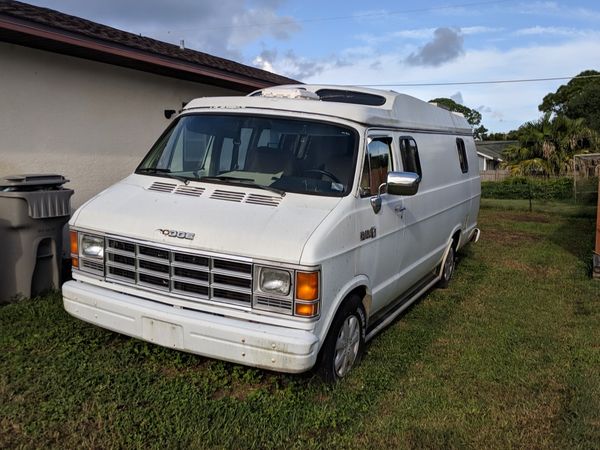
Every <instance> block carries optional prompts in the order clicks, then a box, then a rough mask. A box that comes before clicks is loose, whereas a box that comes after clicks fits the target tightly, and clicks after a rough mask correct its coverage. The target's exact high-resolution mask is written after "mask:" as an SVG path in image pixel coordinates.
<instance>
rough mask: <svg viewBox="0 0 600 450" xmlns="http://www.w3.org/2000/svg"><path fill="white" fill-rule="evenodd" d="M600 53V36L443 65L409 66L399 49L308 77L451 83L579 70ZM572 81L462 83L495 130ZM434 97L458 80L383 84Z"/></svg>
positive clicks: (474, 53)
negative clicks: (413, 85)
mask: <svg viewBox="0 0 600 450" xmlns="http://www.w3.org/2000/svg"><path fill="white" fill-rule="evenodd" d="M598 54H600V40H598V39H593V38H590V39H584V38H577V39H573V40H571V41H569V42H563V43H562V44H560V45H555V46H552V45H545V46H541V45H537V46H526V47H520V48H513V49H509V50H501V49H486V50H471V51H467V52H466V53H465V54H464V55H463V56H462V57H461V58H460V59H458V60H453V61H450V62H447V63H445V64H444V65H443V66H441V67H423V66H408V65H406V64H403V63H402V62H401V60H400V59H401V58H400V57H399V55H398V54H396V53H387V54H383V55H378V56H377V57H373V58H362V59H359V60H356V61H354V62H353V64H352V65H350V66H347V67H334V66H333V65H327V66H324V67H323V68H322V71H321V72H320V73H319V74H318V75H315V76H312V77H308V78H306V79H304V80H303V81H305V82H314V83H333V84H348V85H361V84H362V85H367V84H370V85H374V84H382V83H392V84H395V83H404V84H406V83H447V82H452V81H457V82H460V81H479V80H499V79H530V78H546V77H551V76H573V75H576V74H578V73H579V72H581V71H583V70H586V69H590V68H593V67H591V65H592V63H591V62H590V60H589V55H598ZM564 83H566V81H562V82H561V81H546V82H537V83H510V84H485V85H461V86H460V92H461V95H462V97H463V100H464V104H465V105H466V106H469V107H471V108H474V107H477V106H479V105H486V108H489V111H488V110H487V109H484V110H482V115H483V120H482V123H483V124H484V125H485V126H486V127H487V128H489V129H490V130H491V131H507V130H510V129H514V128H517V127H519V126H520V125H521V124H523V123H524V122H526V121H529V120H534V119H536V118H537V117H539V111H538V109H537V106H538V105H539V104H540V103H541V101H542V99H543V97H544V96H545V95H546V94H547V93H549V92H554V91H555V90H556V89H557V88H558V86H559V85H561V84H564ZM381 88H382V89H394V90H396V91H399V92H404V93H407V94H409V95H414V96H415V97H418V98H421V99H423V100H430V99H432V98H436V97H450V96H452V95H453V94H454V93H456V88H457V86H418V87H400V86H393V85H388V86H382V87H381Z"/></svg>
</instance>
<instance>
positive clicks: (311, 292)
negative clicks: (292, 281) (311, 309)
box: [296, 272, 319, 306]
mask: <svg viewBox="0 0 600 450" xmlns="http://www.w3.org/2000/svg"><path fill="white" fill-rule="evenodd" d="M296 298H297V299H298V300H317V299H318V298H319V272H296ZM303 306H306V305H303Z"/></svg>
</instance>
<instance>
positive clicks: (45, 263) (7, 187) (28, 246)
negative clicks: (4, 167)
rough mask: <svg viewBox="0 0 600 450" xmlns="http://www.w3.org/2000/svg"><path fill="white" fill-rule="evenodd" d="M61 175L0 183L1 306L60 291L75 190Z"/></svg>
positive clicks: (13, 178) (21, 177)
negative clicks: (66, 231)
mask: <svg viewBox="0 0 600 450" xmlns="http://www.w3.org/2000/svg"><path fill="white" fill-rule="evenodd" d="M68 181H69V180H67V179H65V177H63V176H62V175H11V176H7V177H4V178H0V304H2V303H8V302H10V301H11V300H12V299H14V298H15V297H17V296H23V297H32V296H35V295H38V294H39V293H40V292H42V291H44V290H46V289H51V288H58V287H59V286H60V274H61V264H62V249H63V247H62V241H63V227H64V225H65V224H66V223H67V221H68V220H69V216H70V214H71V211H70V209H71V205H70V199H71V195H73V190H71V189H65V188H63V187H62V185H63V184H65V183H66V182H68Z"/></svg>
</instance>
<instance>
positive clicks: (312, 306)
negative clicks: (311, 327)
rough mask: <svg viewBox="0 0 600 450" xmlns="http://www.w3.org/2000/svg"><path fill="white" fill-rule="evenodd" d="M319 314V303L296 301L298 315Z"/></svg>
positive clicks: (309, 315) (311, 315)
mask: <svg viewBox="0 0 600 450" xmlns="http://www.w3.org/2000/svg"><path fill="white" fill-rule="evenodd" d="M317 314H319V303H318V302H316V303H296V315H297V316H302V317H314V316H316V315H317Z"/></svg>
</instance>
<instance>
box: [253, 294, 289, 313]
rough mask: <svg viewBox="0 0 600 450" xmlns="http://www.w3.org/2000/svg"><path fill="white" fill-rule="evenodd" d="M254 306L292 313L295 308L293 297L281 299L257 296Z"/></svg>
mask: <svg viewBox="0 0 600 450" xmlns="http://www.w3.org/2000/svg"><path fill="white" fill-rule="evenodd" d="M254 307H255V308H258V309H264V310H267V311H275V312H280V313H284V314H290V315H291V314H292V313H293V310H294V302H293V301H292V300H291V299H286V298H282V299H279V298H269V297H259V296H256V297H255V299H254Z"/></svg>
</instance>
